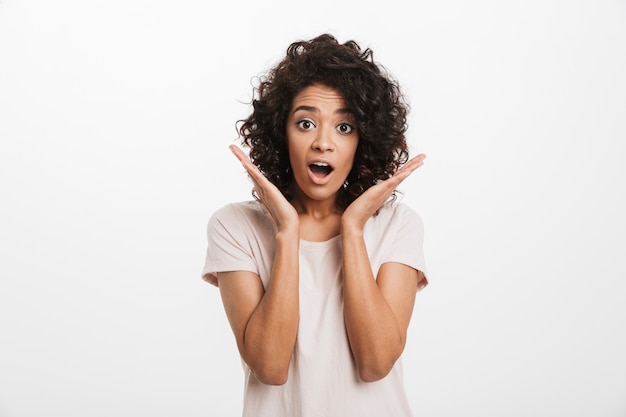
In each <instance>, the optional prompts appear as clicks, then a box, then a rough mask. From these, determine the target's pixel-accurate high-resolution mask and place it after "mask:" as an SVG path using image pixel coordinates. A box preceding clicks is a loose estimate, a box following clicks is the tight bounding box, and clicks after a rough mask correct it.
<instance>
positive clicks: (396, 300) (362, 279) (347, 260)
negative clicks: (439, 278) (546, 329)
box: [341, 155, 424, 382]
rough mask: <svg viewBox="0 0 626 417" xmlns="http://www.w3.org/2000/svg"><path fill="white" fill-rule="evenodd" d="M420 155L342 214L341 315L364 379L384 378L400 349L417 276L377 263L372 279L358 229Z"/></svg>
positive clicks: (399, 267) (393, 265) (395, 265)
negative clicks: (377, 268)
mask: <svg viewBox="0 0 626 417" xmlns="http://www.w3.org/2000/svg"><path fill="white" fill-rule="evenodd" d="M423 158H424V156H423V155H419V156H418V157H415V158H413V159H412V160H411V161H409V162H408V163H407V164H406V165H405V166H404V167H403V168H401V169H400V170H398V172H397V173H396V174H395V175H394V176H393V177H391V178H390V179H389V180H387V181H384V182H382V183H380V184H377V185H375V186H373V187H371V188H370V189H368V190H367V191H366V192H365V193H363V194H362V195H361V196H360V197H359V198H357V199H356V200H355V201H354V202H353V203H352V204H351V205H350V206H349V207H348V208H347V209H346V211H345V212H344V214H343V215H342V219H341V242H342V247H343V254H342V256H343V268H344V318H345V322H346V330H347V333H348V339H349V342H350V347H351V349H352V354H353V356H354V358H355V361H356V364H357V369H358V372H359V376H360V377H361V379H363V380H364V381H367V382H369V381H376V380H378V379H381V378H383V377H385V376H386V375H387V374H388V373H389V371H390V370H391V368H392V367H393V365H394V363H395V362H396V360H397V359H398V358H399V357H400V354H401V353H402V351H403V350H404V346H405V342H406V333H407V330H408V326H409V321H410V318H411V314H412V312H413V305H414V302H415V295H416V291H417V288H418V283H419V281H420V280H421V279H423V274H422V273H421V272H420V271H417V270H415V269H413V268H410V267H408V266H406V265H403V264H399V263H393V262H390V263H385V264H383V265H382V266H381V268H380V270H379V272H378V276H377V277H376V279H374V276H373V273H372V270H371V266H370V263H369V256H368V254H367V249H366V247H365V241H364V239H363V227H364V225H365V222H366V221H367V219H369V217H371V216H372V215H373V214H374V212H375V211H376V210H377V209H378V208H379V207H380V206H381V205H382V204H384V202H385V201H386V200H387V198H388V197H389V195H390V194H391V193H392V192H393V190H394V189H395V188H396V187H397V186H398V185H399V184H400V183H401V182H402V181H403V180H404V179H406V178H407V177H408V176H409V174H410V173H411V172H413V171H414V170H415V169H417V168H418V167H419V166H421V165H422V163H423V162H422V161H423Z"/></svg>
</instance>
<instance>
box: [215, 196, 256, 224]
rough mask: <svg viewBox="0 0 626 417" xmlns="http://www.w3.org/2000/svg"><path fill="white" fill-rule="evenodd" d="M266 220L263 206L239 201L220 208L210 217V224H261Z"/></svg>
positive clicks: (253, 201) (252, 201)
mask: <svg viewBox="0 0 626 417" xmlns="http://www.w3.org/2000/svg"><path fill="white" fill-rule="evenodd" d="M267 220H268V215H267V212H266V211H265V209H264V207H263V205H262V204H261V203H259V202H258V201H255V200H250V201H240V202H237V203H230V204H226V205H225V206H222V207H221V208H219V209H218V210H216V211H215V212H214V213H213V215H212V216H211V219H210V222H211V223H214V222H220V223H233V222H234V223H241V222H242V221H243V222H253V223H263V222H266V221H267Z"/></svg>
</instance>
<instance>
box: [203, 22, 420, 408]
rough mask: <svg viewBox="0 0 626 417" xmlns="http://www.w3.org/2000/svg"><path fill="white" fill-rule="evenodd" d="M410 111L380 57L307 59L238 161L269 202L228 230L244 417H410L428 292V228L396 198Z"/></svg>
mask: <svg viewBox="0 0 626 417" xmlns="http://www.w3.org/2000/svg"><path fill="white" fill-rule="evenodd" d="M407 108H408V106H407V105H406V103H405V102H404V100H403V96H402V94H401V93H400V90H399V87H398V84H397V83H396V82H395V81H394V80H392V79H391V78H390V76H389V75H388V74H387V73H386V71H385V70H384V68H382V67H381V66H380V65H378V64H377V63H375V62H374V61H373V57H372V52H371V51H370V50H369V49H365V50H362V49H361V48H360V46H359V45H358V44H357V43H356V42H353V41H349V42H346V43H344V44H340V43H338V42H337V40H336V39H335V38H334V37H333V36H331V35H328V34H324V35H321V36H318V37H316V38H314V39H312V40H310V41H300V42H295V43H293V44H292V45H291V46H290V47H289V48H288V50H287V54H286V56H285V58H284V59H283V60H282V61H281V62H280V63H278V64H277V65H276V67H274V68H273V69H272V70H271V71H270V72H269V74H268V75H267V77H266V78H264V79H262V81H261V83H260V85H259V87H258V90H257V95H256V98H255V99H254V101H253V111H252V114H251V115H250V116H249V117H248V118H247V119H246V120H243V121H242V122H241V124H240V126H239V132H240V134H241V137H242V138H243V144H244V145H245V146H247V147H249V148H250V152H249V157H248V156H246V154H245V153H244V152H243V151H242V150H241V149H240V148H239V147H236V146H234V145H233V146H231V150H232V152H233V153H234V155H235V156H236V157H237V158H238V159H239V161H240V162H241V164H242V165H243V167H244V168H245V170H246V171H247V173H248V175H249V177H250V178H251V180H252V183H253V195H254V197H255V198H254V200H250V201H245V202H239V203H233V204H229V205H227V206H225V207H223V208H221V209H220V210H218V211H217V212H216V213H214V214H213V216H212V217H211V219H210V221H209V226H208V241H209V243H208V251H207V258H206V264H205V267H204V271H203V277H204V279H205V280H207V281H208V282H210V283H212V284H214V285H218V286H219V289H220V293H221V296H222V300H223V304H224V308H225V311H226V315H227V317H228V320H229V322H230V325H231V327H232V330H233V333H234V336H235V339H236V341H237V346H238V348H239V353H240V355H241V358H242V360H243V365H244V371H245V395H244V412H243V415H244V416H255V417H264V416H267V417H281V416H286V417H287V416H288V417H297V416H312V417H321V416H341V417H349V416H358V417H366V416H376V417H381V416H392V417H402V416H410V415H412V414H411V411H410V407H409V404H408V399H407V394H406V392H405V389H404V386H403V381H402V368H401V361H400V356H401V354H402V351H403V349H404V346H405V341H406V335H407V329H408V326H409V320H410V318H411V314H412V311H413V305H414V301H415V296H416V293H417V291H419V290H420V289H422V288H423V287H424V286H426V284H427V280H426V278H425V275H424V271H425V265H424V258H423V251H422V239H423V226H422V222H421V219H420V217H419V216H418V214H417V213H416V212H415V211H413V210H412V209H411V208H409V207H408V206H406V205H405V204H403V203H399V202H397V201H396V198H395V197H396V194H395V190H396V188H397V187H398V186H399V185H400V183H401V182H402V181H403V180H404V179H406V178H407V177H408V176H409V175H410V174H411V173H412V172H413V171H415V170H416V169H417V168H418V167H420V166H421V165H422V163H423V159H424V155H418V156H415V157H414V158H412V159H410V160H409V158H408V150H407V144H406V140H405V132H406V115H407Z"/></svg>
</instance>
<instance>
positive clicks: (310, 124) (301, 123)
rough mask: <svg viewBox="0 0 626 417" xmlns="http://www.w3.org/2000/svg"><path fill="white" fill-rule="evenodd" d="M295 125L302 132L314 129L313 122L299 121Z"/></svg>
mask: <svg viewBox="0 0 626 417" xmlns="http://www.w3.org/2000/svg"><path fill="white" fill-rule="evenodd" d="M296 125H297V126H298V127H299V128H300V129H302V130H311V129H313V128H314V127H315V125H314V124H313V122H312V121H310V120H308V119H302V120H299V121H298V122H297V123H296Z"/></svg>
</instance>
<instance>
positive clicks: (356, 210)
mask: <svg viewBox="0 0 626 417" xmlns="http://www.w3.org/2000/svg"><path fill="white" fill-rule="evenodd" d="M424 158H426V155H424V154H419V155H417V156H415V157H413V158H411V160H409V161H408V162H407V163H406V164H404V165H403V166H402V167H401V168H400V169H399V170H398V171H396V172H395V174H393V176H391V178H389V179H387V180H385V181H383V182H381V183H379V184H376V185H373V186H371V187H370V188H368V189H367V190H366V191H365V192H364V193H363V194H361V195H360V196H359V197H358V198H357V199H356V200H354V201H353V202H352V203H351V204H350V205H349V206H348V208H346V210H345V211H344V212H343V215H342V216H341V223H342V227H346V226H347V227H357V228H360V229H362V228H363V226H364V225H365V222H367V220H368V219H369V218H370V217H371V216H372V215H373V214H374V213H376V210H378V209H379V208H380V207H381V206H382V205H383V204H385V202H386V201H387V200H388V199H389V197H390V196H391V194H392V193H393V191H394V190H395V189H396V188H397V187H398V186H399V185H400V183H401V182H402V181H404V180H405V179H407V178H408V176H409V175H411V173H413V171H415V170H416V169H417V168H419V167H421V166H422V165H424Z"/></svg>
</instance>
